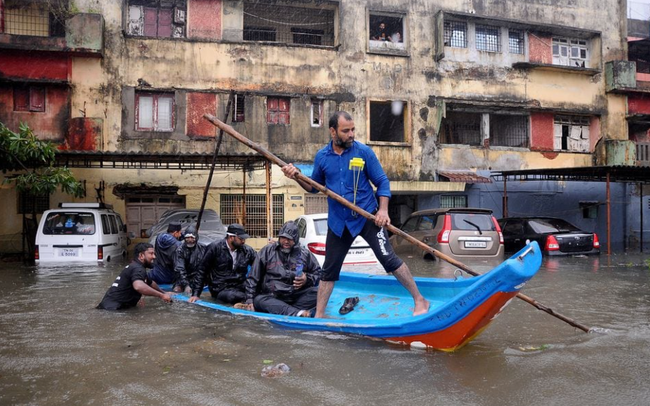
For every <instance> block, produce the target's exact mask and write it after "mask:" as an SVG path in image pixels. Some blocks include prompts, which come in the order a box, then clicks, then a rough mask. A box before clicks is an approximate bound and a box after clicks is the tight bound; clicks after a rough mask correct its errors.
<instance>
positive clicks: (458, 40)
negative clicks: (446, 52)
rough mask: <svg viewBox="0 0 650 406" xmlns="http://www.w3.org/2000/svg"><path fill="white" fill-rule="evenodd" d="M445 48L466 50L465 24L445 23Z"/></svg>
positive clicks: (458, 22) (462, 22)
mask: <svg viewBox="0 0 650 406" xmlns="http://www.w3.org/2000/svg"><path fill="white" fill-rule="evenodd" d="M444 41H445V46H447V47H452V48H467V23H466V22H464V21H445V24H444Z"/></svg>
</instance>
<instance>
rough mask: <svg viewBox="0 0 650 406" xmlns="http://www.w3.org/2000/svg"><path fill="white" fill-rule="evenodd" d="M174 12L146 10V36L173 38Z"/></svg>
mask: <svg viewBox="0 0 650 406" xmlns="http://www.w3.org/2000/svg"><path fill="white" fill-rule="evenodd" d="M173 16H174V10H172V9H171V8H155V7H145V8H144V36H145V37H161V38H171V36H172V31H173V29H172V21H173Z"/></svg>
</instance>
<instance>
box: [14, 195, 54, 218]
mask: <svg viewBox="0 0 650 406" xmlns="http://www.w3.org/2000/svg"><path fill="white" fill-rule="evenodd" d="M17 207H18V214H31V213H33V212H34V211H36V213H43V212H44V211H45V210H49V208H50V195H48V194H45V195H33V194H31V193H27V192H21V193H18V205H17Z"/></svg>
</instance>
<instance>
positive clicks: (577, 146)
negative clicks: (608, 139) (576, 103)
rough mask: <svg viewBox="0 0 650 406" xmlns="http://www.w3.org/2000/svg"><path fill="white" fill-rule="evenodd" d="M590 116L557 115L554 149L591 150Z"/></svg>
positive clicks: (554, 129)
mask: <svg viewBox="0 0 650 406" xmlns="http://www.w3.org/2000/svg"><path fill="white" fill-rule="evenodd" d="M589 124H590V119H589V117H585V116H563V115H557V116H555V122H554V125H553V134H554V138H553V149H554V150H556V151H573V152H589Z"/></svg>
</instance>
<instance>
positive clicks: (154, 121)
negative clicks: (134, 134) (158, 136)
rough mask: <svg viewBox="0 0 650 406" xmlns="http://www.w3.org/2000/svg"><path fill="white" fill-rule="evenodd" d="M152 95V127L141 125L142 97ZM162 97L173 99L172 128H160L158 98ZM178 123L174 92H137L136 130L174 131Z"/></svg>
mask: <svg viewBox="0 0 650 406" xmlns="http://www.w3.org/2000/svg"><path fill="white" fill-rule="evenodd" d="M143 96H145V97H152V98H153V103H152V105H151V108H152V112H151V117H152V119H151V124H152V127H141V126H140V97H143ZM161 98H166V99H171V100H172V112H171V113H172V114H171V128H170V129H159V128H158V100H159V99H161ZM175 123H176V100H175V98H174V94H173V93H152V92H146V93H145V92H141V93H136V94H135V130H136V131H160V132H172V131H174V128H175Z"/></svg>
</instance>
